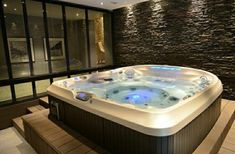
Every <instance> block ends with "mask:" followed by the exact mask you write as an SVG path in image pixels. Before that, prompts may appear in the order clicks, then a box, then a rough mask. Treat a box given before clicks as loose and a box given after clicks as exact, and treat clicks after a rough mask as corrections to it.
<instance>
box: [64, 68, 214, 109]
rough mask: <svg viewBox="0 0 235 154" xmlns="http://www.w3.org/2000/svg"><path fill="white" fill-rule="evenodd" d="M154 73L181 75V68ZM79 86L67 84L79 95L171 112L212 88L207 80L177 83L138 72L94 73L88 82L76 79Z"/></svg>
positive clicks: (182, 80)
mask: <svg viewBox="0 0 235 154" xmlns="http://www.w3.org/2000/svg"><path fill="white" fill-rule="evenodd" d="M150 68H151V69H152V70H158V71H159V70H160V71H169V70H170V71H174V72H176V73H177V71H178V72H179V71H181V69H180V67H172V66H171V67H170V66H164V67H156V66H153V67H150ZM74 80H75V81H77V83H76V84H69V83H68V82H65V83H63V84H64V85H67V88H68V89H70V90H72V91H74V92H75V93H77V92H81V91H82V92H88V93H91V94H93V95H95V96H97V97H99V98H102V99H106V100H111V101H114V102H116V103H120V104H131V105H134V106H136V107H139V108H167V107H170V106H173V105H175V104H177V103H178V102H180V101H181V100H186V99H188V98H190V97H192V96H194V95H195V94H196V93H199V92H200V91H203V90H204V89H205V88H206V87H208V85H209V84H210V80H209V79H208V77H206V76H197V77H194V78H193V80H185V79H176V78H175V76H172V77H171V76H168V77H164V78H163V77H159V76H151V75H148V74H144V75H143V74H142V73H140V72H138V70H135V69H127V70H125V71H120V70H118V71H112V72H110V73H109V74H105V75H100V74H99V73H93V74H92V75H91V77H90V78H89V79H88V80H83V79H82V78H74Z"/></svg>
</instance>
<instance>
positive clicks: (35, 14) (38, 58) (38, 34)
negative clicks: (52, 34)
mask: <svg viewBox="0 0 235 154" xmlns="http://www.w3.org/2000/svg"><path fill="white" fill-rule="evenodd" d="M26 7H27V14H28V26H29V33H30V37H31V38H32V40H33V48H32V50H33V52H34V63H33V66H34V74H35V75H40V74H47V73H48V61H47V60H46V56H45V51H44V46H43V45H44V43H43V42H44V41H43V39H44V38H45V31H44V22H43V10H42V3H41V2H35V1H31V0H28V1H26Z"/></svg>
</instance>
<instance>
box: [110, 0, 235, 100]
mask: <svg viewBox="0 0 235 154" xmlns="http://www.w3.org/2000/svg"><path fill="white" fill-rule="evenodd" d="M113 47H114V48H113V49H114V64H115V65H116V66H126V65H136V64H167V65H179V66H187V67H194V68H199V69H203V70H206V71H210V72H212V73H214V74H216V75H217V76H219V78H220V79H221V80H222V82H223V84H224V93H223V96H224V97H225V98H229V99H235V2H234V1H232V0H174V1H173V0H150V1H147V2H143V3H139V4H136V5H133V6H129V7H125V8H121V9H117V10H114V12H113Z"/></svg>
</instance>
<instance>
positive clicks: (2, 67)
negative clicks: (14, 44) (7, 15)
mask: <svg viewBox="0 0 235 154" xmlns="http://www.w3.org/2000/svg"><path fill="white" fill-rule="evenodd" d="M1 29H2V27H1V23H0V72H1V73H0V80H1V79H7V78H8V73H7V65H6V58H5V51H4V47H3V40H2V31H1ZM0 100H1V99H0Z"/></svg>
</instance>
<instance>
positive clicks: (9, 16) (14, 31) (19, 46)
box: [3, 0, 33, 77]
mask: <svg viewBox="0 0 235 154" xmlns="http://www.w3.org/2000/svg"><path fill="white" fill-rule="evenodd" d="M3 8H4V17H5V22H6V31H7V37H8V46H9V54H10V59H11V64H12V73H13V77H23V76H29V75H30V72H29V58H28V52H27V43H26V38H25V31H24V20H23V11H22V4H21V1H20V0H5V1H4V2H3ZM31 45H32V44H31ZM32 54H33V53H32Z"/></svg>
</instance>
